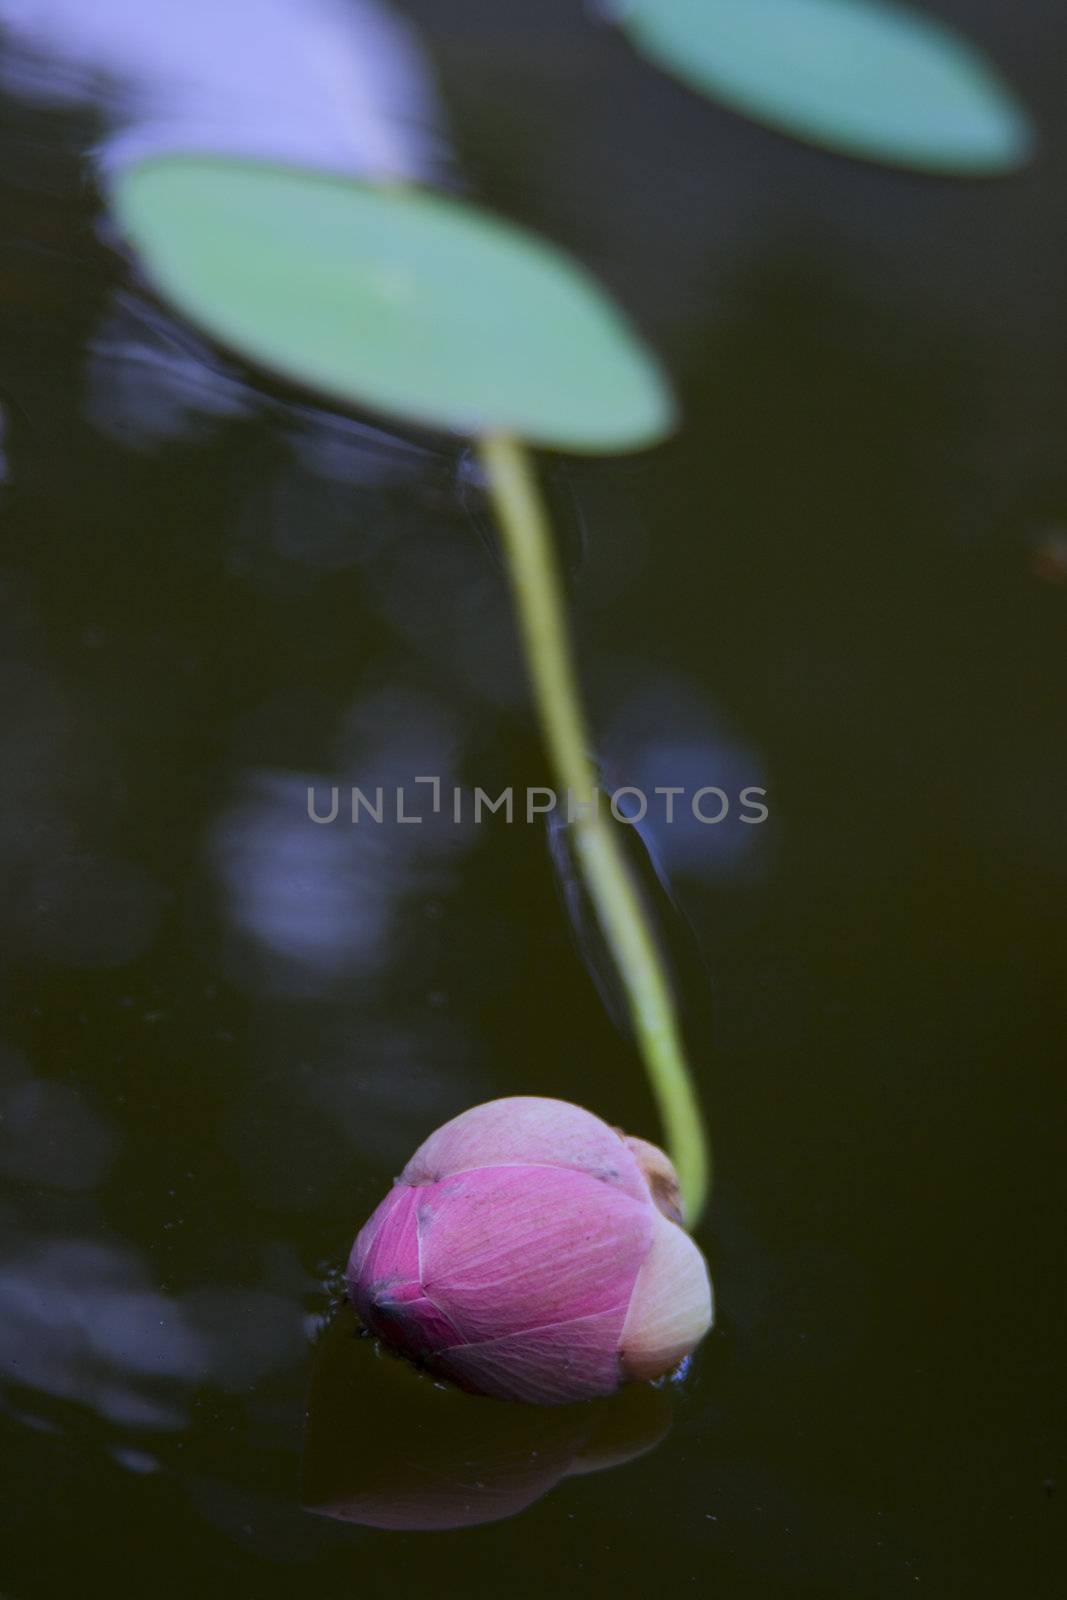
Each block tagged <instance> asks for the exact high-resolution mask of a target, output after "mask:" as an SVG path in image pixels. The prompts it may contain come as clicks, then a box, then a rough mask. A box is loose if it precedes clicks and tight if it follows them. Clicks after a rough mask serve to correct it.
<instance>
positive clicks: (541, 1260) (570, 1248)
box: [414, 1166, 656, 1392]
mask: <svg viewBox="0 0 1067 1600" xmlns="http://www.w3.org/2000/svg"><path fill="white" fill-rule="evenodd" d="M414 1192H415V1193H417V1194H420V1195H421V1196H423V1197H424V1200H423V1203H422V1204H421V1205H420V1206H419V1207H418V1210H417V1216H418V1228H419V1236H420V1241H421V1258H422V1287H423V1290H424V1292H425V1293H426V1295H427V1296H428V1297H429V1298H430V1299H431V1300H432V1301H433V1302H434V1303H435V1304H436V1305H437V1306H439V1307H440V1309H441V1311H442V1312H443V1313H444V1314H445V1315H446V1316H447V1318H448V1320H449V1321H450V1322H451V1323H452V1324H453V1325H454V1326H455V1327H456V1328H457V1329H458V1330H459V1332H460V1336H461V1339H462V1340H464V1341H465V1342H466V1341H474V1340H483V1339H499V1338H501V1337H503V1336H505V1335H509V1334H518V1333H526V1332H529V1331H530V1330H531V1329H540V1328H544V1327H547V1326H549V1325H559V1324H562V1323H567V1322H570V1321H571V1320H573V1319H575V1318H587V1317H592V1316H595V1315H597V1314H599V1313H613V1314H616V1313H617V1316H618V1322H617V1327H616V1330H615V1331H616V1332H617V1331H618V1329H620V1328H621V1327H622V1322H623V1318H624V1317H625V1314H626V1308H627V1307H628V1305H629V1303H630V1298H631V1295H632V1292H633V1288H634V1284H635V1282H636V1280H637V1275H638V1271H639V1269H640V1266H641V1263H642V1262H643V1260H644V1258H645V1256H646V1255H647V1253H648V1251H649V1249H650V1247H651V1242H652V1227H653V1218H654V1217H655V1215H656V1212H655V1209H654V1207H653V1206H652V1204H651V1201H650V1200H649V1199H648V1195H647V1191H646V1193H645V1196H644V1198H643V1199H642V1200H640V1201H638V1200H633V1199H631V1198H630V1196H629V1195H627V1194H623V1193H622V1192H621V1191H620V1190H619V1189H617V1188H615V1187H614V1186H612V1185H611V1184H607V1183H603V1182H601V1181H600V1180H598V1179H597V1178H592V1177H589V1176H588V1175H587V1174H586V1173H584V1172H574V1171H571V1170H569V1169H567V1168H549V1167H523V1166H516V1167H484V1168H482V1169H480V1170H479V1171H476V1172H466V1173H461V1174H459V1175H457V1176H456V1177H454V1178H448V1179H446V1180H445V1181H444V1182H442V1183H440V1184H436V1185H434V1186H432V1187H430V1188H423V1189H420V1190H416V1191H414ZM611 1349H612V1351H614V1342H613V1340H612V1343H611ZM597 1392H601V1391H599V1390H598V1391H597Z"/></svg>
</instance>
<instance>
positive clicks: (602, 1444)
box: [302, 1307, 671, 1531]
mask: <svg viewBox="0 0 1067 1600" xmlns="http://www.w3.org/2000/svg"><path fill="white" fill-rule="evenodd" d="M670 1425H671V1402H670V1398H669V1395H668V1393H667V1391H666V1390H665V1389H664V1388H662V1387H659V1388H653V1387H652V1386H651V1385H648V1384H632V1385H628V1386H626V1387H624V1388H622V1389H621V1390H619V1392H618V1393H617V1394H615V1395H612V1396H611V1397H610V1398H609V1399H607V1400H594V1401H589V1402H586V1403H585V1404H583V1405H571V1406H551V1407H543V1406H527V1405H520V1404H518V1403H516V1402H511V1401H501V1400H486V1399H484V1398H482V1397H480V1396H478V1395H469V1394H464V1393H462V1392H461V1391H460V1390H458V1389H453V1388H451V1387H449V1386H447V1385H444V1384H440V1383H435V1382H433V1381H431V1380H430V1379H429V1378H428V1377H426V1376H425V1375H423V1374H421V1373H417V1372H416V1371H415V1369H414V1368H413V1367H411V1366H409V1365H408V1363H407V1362H405V1361H403V1360H401V1359H400V1358H399V1357H396V1356H392V1355H390V1354H388V1353H387V1352H385V1351H383V1350H382V1349H381V1348H379V1347H378V1346H377V1345H376V1343H375V1341H373V1340H371V1339H367V1338H361V1337H360V1336H359V1333H358V1332H357V1324H356V1319H355V1317H354V1315H353V1313H352V1312H351V1310H350V1309H349V1308H347V1307H345V1308H342V1310H341V1311H339V1312H338V1314H337V1315H336V1316H335V1318H334V1319H333V1321H332V1322H331V1324H330V1326H329V1328H328V1329H327V1330H326V1332H325V1334H324V1335H323V1337H322V1339H321V1341H320V1343H319V1345H318V1348H317V1349H316V1351H315V1358H314V1363H313V1366H312V1378H311V1392H310V1395H309V1398H308V1419H307V1431H306V1435H305V1440H304V1462H303V1486H302V1498H303V1501H304V1504H305V1505H306V1506H307V1507H308V1508H309V1509H310V1510H312V1511H317V1512H319V1513H320V1515H322V1516H327V1517H334V1518H337V1519H339V1520H341V1521H344V1522H356V1523H363V1524H365V1525H367V1526H368V1527H372V1528H392V1529H409V1530H423V1531H426V1530H429V1529H434V1528H472V1527H476V1526H478V1525H479V1524H481V1523H486V1522H499V1521H500V1520H501V1519H503V1518H505V1517H513V1516H515V1515H516V1513H517V1512H519V1511H523V1510H525V1509H526V1507H528V1506H530V1505H532V1504H533V1503H534V1501H535V1500H539V1499H540V1498H541V1496H542V1495H545V1494H547V1493H548V1491H549V1490H550V1489H552V1488H554V1487H555V1485H556V1484H558V1483H561V1482H562V1481H563V1479H564V1478H567V1477H572V1476H574V1475H575V1474H580V1473H589V1472H600V1471H603V1470H605V1469H607V1468H609V1467H618V1466H622V1465H624V1464H625V1463H626V1462H628V1461H633V1460H635V1459H636V1458H637V1457H638V1456H641V1455H644V1454H646V1452H648V1451H649V1450H653V1449H654V1448H655V1447H656V1445H658V1444H659V1443H660V1442H661V1441H662V1440H663V1438H664V1437H665V1436H666V1434H667V1431H668V1429H669V1428H670Z"/></svg>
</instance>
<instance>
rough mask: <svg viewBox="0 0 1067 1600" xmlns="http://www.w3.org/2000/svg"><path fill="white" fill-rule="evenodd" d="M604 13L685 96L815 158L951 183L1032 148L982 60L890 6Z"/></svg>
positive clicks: (1020, 116)
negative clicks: (735, 114)
mask: <svg viewBox="0 0 1067 1600" xmlns="http://www.w3.org/2000/svg"><path fill="white" fill-rule="evenodd" d="M616 15H617V16H618V19H619V21H620V22H621V25H622V26H623V27H624V28H625V29H626V31H627V33H628V34H629V36H630V38H631V40H632V41H633V43H634V44H635V45H636V46H637V47H638V49H640V50H641V51H643V53H644V54H645V55H647V56H649V57H650V58H651V59H652V60H653V61H655V62H656V63H657V64H658V65H659V66H662V67H664V68H666V69H667V70H668V71H670V72H673V73H674V74H675V75H676V76H677V77H679V78H682V79H683V80H684V81H685V82H686V83H688V84H689V85H690V86H691V87H693V88H695V89H699V90H700V91H702V92H703V93H704V94H706V95H708V96H710V97H711V98H712V99H715V100H719V101H721V102H722V103H723V104H724V105H728V106H731V107H732V108H733V109H735V110H737V111H741V112H744V113H745V114H746V115H748V116H750V117H754V118H755V119H757V120H758V121H760V122H764V123H768V124H770V126H772V127H775V128H779V129H781V130H782V131H783V132H786V133H790V134H793V135H795V136H796V137H797V138H800V139H806V140H809V141H810V142H811V143H812V144H817V145H822V146H824V147H826V148H827V149H831V150H839V151H843V152H844V153H846V154H849V155H855V156H866V157H868V158H869V159H871V160H874V161H882V162H886V163H888V164H890V165H893V166H902V167H914V168H918V169H920V170H924V171H928V172H942V173H955V174H961V175H981V174H993V173H999V172H1006V171H1010V170H1011V169H1013V168H1015V167H1018V166H1020V165H1021V164H1022V163H1023V162H1024V161H1025V160H1026V159H1027V157H1028V156H1029V155H1030V153H1031V151H1032V149H1033V145H1034V133H1033V128H1032V125H1031V123H1030V120H1029V118H1028V117H1027V115H1026V112H1025V111H1024V110H1023V108H1022V107H1021V106H1020V105H1019V104H1018V102H1017V101H1016V100H1015V98H1014V96H1013V95H1012V94H1011V93H1010V91H1009V90H1008V89H1007V88H1006V87H1005V85H1004V84H1003V83H1002V82H1001V80H1000V78H999V77H998V76H997V74H996V73H995V72H994V70H993V68H992V67H991V66H990V65H989V63H988V62H987V61H986V59H985V57H984V56H983V55H982V54H981V53H980V52H979V51H978V50H977V49H976V48H975V47H974V46H973V45H971V44H970V43H969V42H968V41H967V40H965V39H962V38H960V37H959V36H958V35H957V34H955V33H953V32H951V31H950V30H949V29H948V28H946V27H945V26H944V25H943V24H942V23H940V22H936V21H935V20H934V19H933V18H932V17H929V16H926V15H923V13H921V12H919V11H917V10H913V9H911V8H910V7H906V6H902V5H897V4H894V3H891V0H618V4H617V6H616Z"/></svg>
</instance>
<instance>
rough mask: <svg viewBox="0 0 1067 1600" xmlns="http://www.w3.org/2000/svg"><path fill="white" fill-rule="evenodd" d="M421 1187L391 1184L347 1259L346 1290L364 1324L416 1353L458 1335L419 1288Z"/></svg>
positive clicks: (422, 1353) (423, 1353)
mask: <svg viewBox="0 0 1067 1600" xmlns="http://www.w3.org/2000/svg"><path fill="white" fill-rule="evenodd" d="M425 1193H426V1191H425V1190H424V1189H408V1188H403V1187H397V1188H395V1189H393V1190H392V1191H391V1192H390V1193H389V1194H388V1195H386V1197H385V1199H384V1200H383V1201H382V1203H381V1205H380V1206H379V1207H378V1209H377V1211H376V1212H375V1213H374V1215H373V1216H372V1217H371V1219H370V1221H369V1222H368V1223H367V1224H366V1226H365V1227H364V1228H362V1229H361V1230H360V1233H359V1235H358V1236H357V1238H356V1242H355V1244H354V1245H353V1247H352V1254H351V1256H350V1257H349V1262H348V1270H347V1277H348V1284H349V1294H350V1296H351V1299H352V1303H353V1304H354V1306H355V1308H356V1310H357V1311H358V1312H359V1314H360V1316H361V1317H362V1318H363V1321H364V1322H365V1323H366V1324H367V1326H368V1327H369V1328H370V1329H371V1330H372V1331H373V1332H374V1333H376V1334H378V1335H379V1337H381V1338H383V1339H386V1340H387V1341H388V1342H389V1343H390V1344H391V1345H393V1346H395V1348H396V1349H398V1350H402V1351H403V1352H404V1353H405V1354H406V1355H409V1356H412V1357H415V1358H416V1359H418V1358H421V1357H423V1356H426V1355H428V1354H431V1353H432V1352H433V1351H434V1350H438V1349H440V1348H441V1346H442V1345H446V1344H452V1343H454V1342H455V1340H456V1339H457V1338H461V1337H462V1335H461V1334H460V1333H459V1332H458V1330H457V1329H456V1328H455V1327H453V1325H452V1323H450V1322H449V1320H448V1318H447V1317H446V1316H444V1315H443V1313H442V1312H441V1310H440V1308H439V1307H438V1306H436V1305H435V1304H434V1303H433V1301H432V1300H430V1299H429V1298H428V1297H427V1296H426V1294H425V1293H424V1292H423V1287H422V1282H421V1278H420V1263H419V1234H418V1226H419V1225H418V1214H419V1206H420V1204H421V1201H422V1197H423V1196H424V1195H425Z"/></svg>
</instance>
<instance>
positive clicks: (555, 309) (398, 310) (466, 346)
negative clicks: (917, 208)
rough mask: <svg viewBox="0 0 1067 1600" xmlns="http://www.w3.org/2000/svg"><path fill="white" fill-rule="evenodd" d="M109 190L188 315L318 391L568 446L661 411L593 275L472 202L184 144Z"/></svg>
mask: <svg viewBox="0 0 1067 1600" xmlns="http://www.w3.org/2000/svg"><path fill="white" fill-rule="evenodd" d="M112 204H113V208H114V211H115V215H116V217H117V220H118V222H119V225H120V227H121V228H122V230H123V231H124V232H125V234H126V236H127V237H128V239H129V240H130V242H131V243H132V244H133V245H134V246H135V248H136V250H137V251H138V252H139V254H140V257H141V260H142V262H143V264H144V267H145V268H146V270H147V273H148V276H149V277H150V278H151V280H152V281H153V282H154V284H155V285H156V287H157V288H158V290H159V291H160V292H161V293H162V294H163V295H164V296H165V297H166V298H167V299H169V300H170V301H172V302H173V304H174V305H175V307H176V308H177V309H178V310H179V311H181V312H182V313H183V314H184V315H185V316H186V317H188V318H189V319H190V321H192V322H194V323H196V324H198V325H199V326H200V327H201V328H203V329H204V330H206V331H207V332H208V333H209V334H211V335H213V336H214V337H215V338H216V339H218V340H219V341H220V342H222V343H223V344H225V345H227V346H229V347H230V348H232V349H233V350H235V351H237V352H238V353H239V354H241V355H243V356H244V357H246V358H247V359H249V360H251V361H253V362H256V363H257V364H259V365H261V366H263V367H265V368H269V369H272V370H273V371H275V372H277V373H279V374H282V375H283V376H285V377H286V378H289V379H293V380H296V381H297V382H299V383H301V384H304V385H307V386H308V387H311V388H314V389H316V390H318V391H320V392H321V393H322V394H324V395H328V396H330V397H331V398H333V399H334V400H337V401H341V402H343V403H345V404H348V405H351V406H355V407H361V408H368V409H371V410H373V411H377V412H381V413H384V414H386V415H388V416H391V417H395V418H398V419H402V420H404V421H407V422H411V423H417V424H421V425H424V426H429V427H435V428H444V429H449V430H454V431H456V432H458V433H464V434H479V433H484V432H508V433H513V434H517V435H519V436H520V437H521V438H523V439H525V440H527V441H528V442H530V443H533V444H538V445H547V446H550V447H553V448H557V449H564V450H575V451H612V450H627V449H635V448H637V447H638V446H641V445H646V444H650V443H652V442H654V441H655V440H657V439H659V438H661V437H662V436H663V435H664V434H665V433H667V432H668V431H669V430H670V428H671V425H672V422H673V416H674V408H673V402H672V400H671V396H670V393H669V390H668V388H667V385H666V383H665V382H664V379H663V377H662V375H661V373H660V371H659V368H658V366H657V364H656V362H655V360H654V358H653V357H652V356H651V355H650V354H649V353H648V351H647V350H646V349H645V348H644V346H643V344H642V343H641V342H640V340H639V338H638V337H637V336H636V334H635V333H634V332H633V330H632V329H631V328H630V327H629V325H628V324H627V322H626V320H625V319H624V317H623V316H622V315H621V314H620V312H619V311H618V310H617V308H616V307H615V305H614V304H613V303H612V302H611V300H610V299H609V298H608V297H607V296H606V295H605V294H604V293H603V292H602V291H601V289H600V288H599V287H598V285H597V284H596V283H595V282H594V281H593V280H592V278H590V276H589V275H588V274H587V273H586V272H585V271H584V270H582V269H581V268H580V267H578V266H577V265H575V264H574V263H573V262H572V261H571V260H569V259H568V258H567V257H566V256H565V255H563V254H562V253H561V252H560V251H558V250H556V249H555V248H554V247H552V246H550V245H548V244H546V243H544V242H543V241H542V240H540V239H538V238H536V237H534V236H533V235H531V234H528V233H525V232H523V231H521V230H520V229H518V228H515V227H512V226H510V225H508V224H506V223H504V222H502V221H499V220H498V219H496V218H494V217H492V216H490V215H487V214H485V213H483V212H481V211H479V210H477V209H475V208H474V207H472V206H469V205H466V204H464V203H461V202H459V201H456V200H452V199H449V198H446V197H444V196H441V195H436V194H431V193H427V192H424V191H421V190H417V189H409V188H399V187H398V188H387V187H374V186H371V185H367V184H361V183H358V182H353V181H351V180H349V179H346V178H343V177H338V176H333V175H330V174H328V173H320V172H316V171H303V170H295V169H294V170H291V169H284V168H279V167H275V166H270V165H265V164H261V163H256V162H250V161H234V160H225V159H218V158H214V157H192V156H189V157H186V156H174V157H170V156H168V157H164V158H156V159H152V160H149V161H145V162H143V163H140V164H138V165H135V166H132V167H130V168H128V169H126V170H125V171H124V172H122V173H121V174H120V175H119V176H118V178H117V179H116V181H115V185H114V190H113V194H112Z"/></svg>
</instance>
